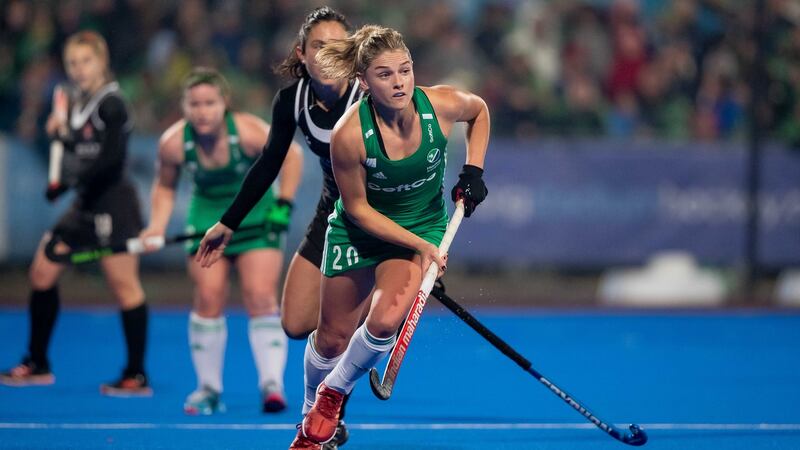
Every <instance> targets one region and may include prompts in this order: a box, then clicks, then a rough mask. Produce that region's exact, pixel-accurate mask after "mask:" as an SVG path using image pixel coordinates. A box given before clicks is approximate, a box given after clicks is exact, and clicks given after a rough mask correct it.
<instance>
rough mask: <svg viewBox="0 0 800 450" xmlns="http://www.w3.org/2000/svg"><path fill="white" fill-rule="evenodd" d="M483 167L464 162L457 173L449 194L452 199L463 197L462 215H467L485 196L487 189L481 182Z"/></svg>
mask: <svg viewBox="0 0 800 450" xmlns="http://www.w3.org/2000/svg"><path fill="white" fill-rule="evenodd" d="M482 176H483V169H481V168H480V167H476V166H471V165H469V164H464V167H463V168H462V169H461V173H460V174H458V182H457V183H456V185H455V186H453V190H452V191H450V195H451V197H452V198H453V201H454V202H455V201H457V200H458V199H459V198H463V199H464V215H465V216H466V217H469V216H471V215H472V211H475V208H476V207H477V206H478V205H479V204H480V203H481V202H482V201H483V199H485V198H486V195H487V194H489V190H488V189H486V185H485V184H483V178H482Z"/></svg>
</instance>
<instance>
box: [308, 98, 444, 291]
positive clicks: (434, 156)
mask: <svg viewBox="0 0 800 450" xmlns="http://www.w3.org/2000/svg"><path fill="white" fill-rule="evenodd" d="M412 101H413V102H414V106H415V107H416V111H417V113H418V114H419V118H420V126H421V127H422V139H421V140H420V144H419V147H418V148H417V150H416V151H415V152H414V153H413V154H411V155H409V156H407V157H405V158H403V159H399V160H391V159H389V157H388V156H387V153H386V151H385V149H384V145H383V141H382V139H381V136H380V130H379V128H378V126H377V123H376V121H375V117H374V113H373V111H374V110H373V108H372V106H371V100H370V98H369V96H367V97H365V98H363V99H362V100H361V104H360V105H359V109H358V114H359V118H360V120H361V132H362V134H361V136H362V138H363V140H364V147H365V149H366V159H365V160H364V162H363V165H364V169H365V171H366V191H367V202H368V203H369V204H370V206H372V207H373V208H374V209H375V210H376V211H378V212H380V213H381V214H383V215H385V216H386V217H388V218H390V219H392V220H393V221H394V222H396V223H397V224H398V225H400V226H402V227H403V228H405V229H407V230H409V231H411V232H412V233H414V234H416V235H417V236H420V237H422V238H423V239H425V240H427V241H429V242H431V243H433V244H435V245H438V244H439V242H440V241H441V239H442V236H443V235H444V230H445V228H446V226H447V211H446V209H445V202H444V197H443V195H442V192H443V180H444V171H445V165H446V163H447V138H446V137H445V136H444V133H442V130H441V128H440V127H439V121H438V119H437V118H436V112H435V111H434V109H433V106H432V105H431V103H430V100H428V97H427V96H426V95H425V93H424V92H423V91H422V90H421V89H420V88H415V89H414V94H413V97H412ZM328 224H329V227H328V232H327V235H326V244H325V254H324V255H323V262H322V271H323V273H324V274H325V275H328V276H332V275H335V274H337V273H341V272H343V271H345V270H350V269H354V268H357V267H364V266H368V265H374V264H377V263H378V262H380V261H382V260H385V259H387V258H389V257H392V256H396V255H408V254H409V253H410V252H411V250H409V249H406V248H402V247H398V246H395V245H392V244H389V243H387V242H385V241H382V240H380V239H378V238H376V237H374V236H371V235H369V234H367V233H366V232H364V231H363V230H361V229H360V228H358V226H357V225H355V224H353V222H351V221H350V220H349V219H348V218H347V212H346V211H345V209H344V205H343V203H342V200H341V198H340V199H339V200H337V201H336V205H335V209H334V212H333V213H332V214H331V216H330V217H329V219H328ZM334 247H338V250H337V249H336V248H334ZM342 252H344V253H342ZM337 254H341V255H345V256H348V255H349V256H350V257H349V258H339V259H338V262H334V260H335V259H336V256H337Z"/></svg>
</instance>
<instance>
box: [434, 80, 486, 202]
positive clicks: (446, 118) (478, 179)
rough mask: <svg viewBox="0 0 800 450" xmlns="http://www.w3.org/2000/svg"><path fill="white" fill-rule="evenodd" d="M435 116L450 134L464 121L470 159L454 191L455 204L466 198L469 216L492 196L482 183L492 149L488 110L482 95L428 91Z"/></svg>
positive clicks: (446, 88) (446, 89)
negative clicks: (484, 168)
mask: <svg viewBox="0 0 800 450" xmlns="http://www.w3.org/2000/svg"><path fill="white" fill-rule="evenodd" d="M425 93H426V94H427V95H428V97H429V98H430V100H431V103H432V105H433V107H434V109H435V110H436V116H437V117H438V118H439V122H440V124H441V125H442V127H443V131H445V130H446V131H445V133H448V132H449V130H450V128H451V127H452V125H453V123H455V122H465V123H466V125H467V127H466V145H467V152H466V153H467V160H466V163H465V164H464V167H463V168H462V170H461V173H460V174H459V175H458V182H457V183H456V185H455V186H453V189H452V191H451V196H452V199H453V201H456V200H457V199H458V198H463V199H464V215H465V216H466V217H469V216H470V215H472V212H473V211H474V210H475V208H476V207H477V206H478V204H480V203H481V202H482V201H483V200H484V199H485V198H486V195H487V194H488V193H489V190H488V189H487V188H486V184H484V182H483V166H484V159H485V158H486V149H487V148H488V146H489V131H490V123H489V122H490V121H489V108H488V107H487V106H486V102H484V101H483V99H482V98H480V97H479V96H477V95H475V94H473V93H471V92H466V91H462V90H459V89H456V88H454V87H452V86H444V85H442V86H434V87H431V88H425Z"/></svg>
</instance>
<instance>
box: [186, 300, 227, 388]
mask: <svg viewBox="0 0 800 450" xmlns="http://www.w3.org/2000/svg"><path fill="white" fill-rule="evenodd" d="M227 341H228V326H227V324H226V322H225V317H224V316H222V317H217V318H214V319H207V318H204V317H200V316H199V315H197V313H195V312H194V311H192V312H191V313H190V314H189V349H190V350H191V353H192V363H193V364H194V371H195V373H197V387H198V388H203V387H206V388H209V389H213V390H215V391H216V392H222V364H223V361H224V360H225V344H226V343H227Z"/></svg>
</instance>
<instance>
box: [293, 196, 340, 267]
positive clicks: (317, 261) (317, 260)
mask: <svg viewBox="0 0 800 450" xmlns="http://www.w3.org/2000/svg"><path fill="white" fill-rule="evenodd" d="M334 203H336V199H335V198H333V197H331V196H329V195H325V192H323V195H322V196H321V197H320V199H319V202H318V203H317V211H316V212H315V213H314V218H313V219H312V220H311V223H310V224H308V228H307V229H306V235H305V237H304V238H303V241H302V242H300V247H298V248H297V254H298V255H300V256H302V257H303V258H305V259H307V260H309V261H310V262H311V263H312V264H314V265H315V266H317V267H319V266H320V265H321V264H322V250H323V249H324V248H325V230H327V229H328V216H329V215H331V213H332V212H333V205H334Z"/></svg>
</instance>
